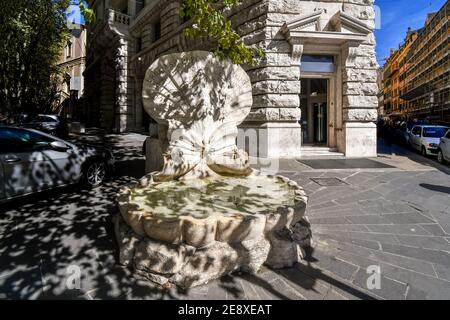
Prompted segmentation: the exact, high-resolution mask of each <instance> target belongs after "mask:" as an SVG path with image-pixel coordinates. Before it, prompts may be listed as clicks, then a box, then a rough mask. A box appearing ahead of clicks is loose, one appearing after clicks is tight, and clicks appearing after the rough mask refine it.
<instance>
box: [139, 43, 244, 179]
mask: <svg viewBox="0 0 450 320" xmlns="http://www.w3.org/2000/svg"><path fill="white" fill-rule="evenodd" d="M143 101H144V108H145V110H146V111H147V113H148V114H149V115H150V116H151V117H152V118H153V119H155V120H156V121H157V122H158V123H163V124H167V125H168V127H169V130H168V137H169V148H168V151H167V153H166V154H165V164H164V169H163V170H162V172H160V173H158V174H156V175H155V177H154V178H155V180H156V181H167V180H172V179H176V178H179V177H183V178H191V177H195V178H199V177H200V178H203V177H214V176H215V175H248V174H249V173H250V172H251V169H250V168H249V166H248V155H247V154H246V153H245V152H243V151H242V150H239V149H238V148H237V146H236V137H237V134H238V130H237V125H238V124H240V123H242V121H244V119H245V118H246V117H247V115H248V114H249V113H250V109H251V106H252V103H253V100H252V87H251V82H250V78H249V77H248V75H247V73H246V72H245V71H244V70H243V69H242V68H241V67H240V66H237V65H234V64H232V63H231V62H230V61H228V60H219V59H218V58H216V57H215V56H214V55H213V54H212V53H209V52H204V51H192V52H185V53H173V54H168V55H165V56H163V57H161V58H159V59H157V60H156V61H155V62H154V63H153V64H152V65H151V66H150V68H149V69H148V70H147V73H146V76H145V80H144V89H143Z"/></svg>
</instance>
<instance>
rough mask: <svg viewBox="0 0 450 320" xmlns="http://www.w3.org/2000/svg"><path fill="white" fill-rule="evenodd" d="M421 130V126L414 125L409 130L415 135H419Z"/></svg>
mask: <svg viewBox="0 0 450 320" xmlns="http://www.w3.org/2000/svg"><path fill="white" fill-rule="evenodd" d="M421 131H422V128H421V127H414V128H413V129H412V131H411V132H412V134H413V135H415V136H420V135H421Z"/></svg>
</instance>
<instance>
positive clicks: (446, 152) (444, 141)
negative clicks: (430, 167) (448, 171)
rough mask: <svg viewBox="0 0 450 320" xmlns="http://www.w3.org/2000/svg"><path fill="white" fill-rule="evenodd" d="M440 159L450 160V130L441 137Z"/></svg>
mask: <svg viewBox="0 0 450 320" xmlns="http://www.w3.org/2000/svg"><path fill="white" fill-rule="evenodd" d="M438 161H439V162H440V163H445V162H450V130H448V131H447V133H446V135H445V136H443V137H442V138H441V142H440V143H439V149H438Z"/></svg>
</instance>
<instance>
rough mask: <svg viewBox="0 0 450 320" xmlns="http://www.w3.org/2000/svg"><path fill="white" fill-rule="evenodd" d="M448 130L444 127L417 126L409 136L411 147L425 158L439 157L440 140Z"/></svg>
mask: <svg viewBox="0 0 450 320" xmlns="http://www.w3.org/2000/svg"><path fill="white" fill-rule="evenodd" d="M448 129H449V128H448V127H442V126H433V125H416V126H414V127H413V128H412V130H411V133H410V134H409V145H410V146H411V147H412V148H413V149H416V150H418V151H420V152H421V153H422V155H424V156H427V155H437V154H438V149H439V143H440V139H441V138H442V137H443V136H444V135H445V134H446V132H447V130H448Z"/></svg>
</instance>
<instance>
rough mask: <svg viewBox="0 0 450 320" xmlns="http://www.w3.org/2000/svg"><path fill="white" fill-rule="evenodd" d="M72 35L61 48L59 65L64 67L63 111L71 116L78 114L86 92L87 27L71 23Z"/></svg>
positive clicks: (61, 92) (62, 87)
mask: <svg viewBox="0 0 450 320" xmlns="http://www.w3.org/2000/svg"><path fill="white" fill-rule="evenodd" d="M68 27H69V30H70V37H69V39H68V40H67V42H66V44H65V46H64V48H63V50H61V54H60V58H59V63H58V66H59V67H60V68H62V70H63V72H64V74H63V77H64V79H63V80H64V81H63V83H62V85H61V87H60V89H59V93H60V103H61V107H62V110H61V113H62V114H63V115H65V116H68V117H71V116H72V115H74V114H76V113H77V111H80V112H81V110H75V109H76V108H77V107H81V104H80V103H78V102H79V99H80V98H81V97H82V96H83V92H84V78H83V72H84V70H85V66H86V41H87V32H86V27H85V26H84V25H82V24H76V23H69V25H68Z"/></svg>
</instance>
